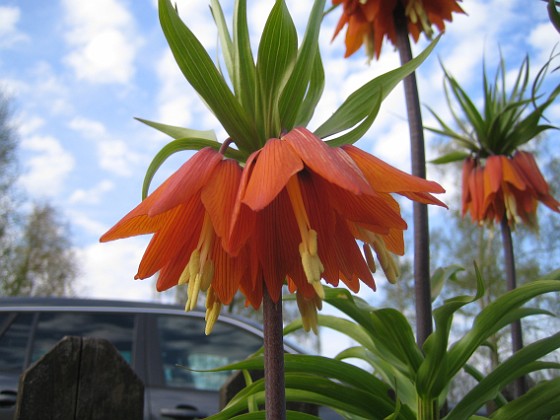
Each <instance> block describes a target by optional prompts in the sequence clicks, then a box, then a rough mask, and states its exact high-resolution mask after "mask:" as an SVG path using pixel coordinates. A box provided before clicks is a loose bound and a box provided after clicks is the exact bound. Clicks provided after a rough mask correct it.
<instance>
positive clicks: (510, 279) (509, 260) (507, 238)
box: [501, 215, 527, 398]
mask: <svg viewBox="0 0 560 420" xmlns="http://www.w3.org/2000/svg"><path fill="white" fill-rule="evenodd" d="M501 226H502V244H503V246H504V265H505V270H506V285H507V290H508V291H510V290H514V289H515V288H516V287H517V279H516V275H515V259H514V256H513V240H512V235H511V229H510V227H509V223H508V220H507V217H506V216H505V215H504V217H503V219H502V223H501ZM511 347H512V351H513V352H514V353H515V352H516V351H518V350H521V349H522V348H523V332H522V330H521V321H520V320H517V321H515V322H513V323H512V324H511ZM525 392H527V381H526V378H525V376H521V377H519V378H517V379H516V380H515V381H514V382H513V396H514V398H519V397H520V396H521V395H523V394H524V393H525Z"/></svg>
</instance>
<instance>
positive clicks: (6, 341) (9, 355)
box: [0, 313, 33, 372]
mask: <svg viewBox="0 0 560 420" xmlns="http://www.w3.org/2000/svg"><path fill="white" fill-rule="evenodd" d="M32 323H33V314H31V313H25V314H24V313H22V314H17V315H15V316H11V314H10V315H8V314H7V313H6V314H5V315H3V316H2V320H0V371H4V372H8V371H16V372H21V371H22V370H23V368H24V364H25V355H26V349H27V343H28V340H29V336H30V334H31V326H32Z"/></svg>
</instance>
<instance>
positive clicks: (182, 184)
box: [149, 147, 223, 216]
mask: <svg viewBox="0 0 560 420" xmlns="http://www.w3.org/2000/svg"><path fill="white" fill-rule="evenodd" d="M222 159H223V156H222V155H221V154H220V153H218V152H217V151H215V150H214V149H211V148H209V147H206V148H204V149H202V150H200V151H199V152H197V153H195V154H194V155H193V156H192V157H191V158H190V159H189V160H187V161H186V162H185V163H184V164H183V165H182V166H181V167H180V168H179V169H178V170H177V171H176V172H175V173H174V174H173V175H172V176H171V177H169V182H168V185H167V187H166V188H165V190H164V191H163V193H162V194H161V196H160V197H159V198H158V200H157V202H156V203H154V205H153V206H152V207H151V209H150V211H149V215H150V216H155V215H158V214H160V213H163V212H166V211H167V210H169V209H171V208H173V207H176V206H178V205H179V204H181V203H184V202H185V201H187V200H188V199H189V198H190V197H191V196H192V195H194V194H196V193H197V192H198V191H200V190H201V189H202V187H203V186H204V185H206V184H207V183H208V180H209V179H210V177H211V176H212V173H213V171H214V168H215V167H216V166H217V165H218V163H220V161H221V160H222Z"/></svg>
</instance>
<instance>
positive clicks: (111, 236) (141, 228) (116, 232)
mask: <svg viewBox="0 0 560 420" xmlns="http://www.w3.org/2000/svg"><path fill="white" fill-rule="evenodd" d="M167 183H168V180H167V181H165V182H164V183H163V184H162V185H160V186H159V187H158V188H157V189H156V190H155V191H154V192H153V193H152V194H150V195H149V196H148V197H146V199H144V200H143V201H142V202H141V203H140V204H139V205H138V206H136V207H135V208H134V209H133V210H131V211H130V212H129V213H128V214H127V215H126V216H124V217H123V218H122V219H121V220H119V221H118V222H117V223H116V224H115V226H113V227H112V228H111V229H109V230H108V231H107V232H106V233H105V234H103V236H101V238H100V239H99V240H100V242H108V241H114V240H115V239H122V238H128V237H130V236H137V235H144V234H148V233H154V232H155V231H156V230H158V229H159V228H160V227H161V225H162V223H164V221H165V216H158V217H149V216H148V212H149V211H150V208H151V207H152V206H153V205H154V203H156V202H157V201H158V200H159V198H160V197H161V195H162V194H163V191H164V190H165V188H167Z"/></svg>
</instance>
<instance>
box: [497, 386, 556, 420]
mask: <svg viewBox="0 0 560 420" xmlns="http://www.w3.org/2000/svg"><path fill="white" fill-rule="evenodd" d="M559 389H560V377H558V378H554V379H552V380H550V381H543V382H541V383H539V384H537V385H536V386H534V387H533V388H531V389H530V390H529V391H528V392H527V393H526V394H524V395H522V396H521V397H519V398H517V399H515V400H513V401H512V402H510V403H509V404H507V405H505V406H504V407H502V408H500V409H498V410H497V411H496V412H495V413H494V414H492V419H493V420H511V419H516V418H517V419H531V420H541V419H542V420H546V419H549V418H550V417H551V416H554V415H556V414H558V413H560V392H558V390H559Z"/></svg>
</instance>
